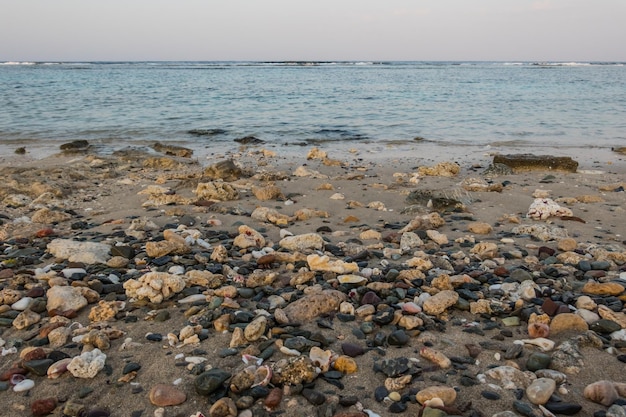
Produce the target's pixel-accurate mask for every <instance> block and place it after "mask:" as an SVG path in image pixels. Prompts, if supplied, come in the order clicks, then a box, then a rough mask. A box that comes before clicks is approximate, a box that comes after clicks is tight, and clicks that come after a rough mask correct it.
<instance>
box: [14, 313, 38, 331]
mask: <svg viewBox="0 0 626 417" xmlns="http://www.w3.org/2000/svg"><path fill="white" fill-rule="evenodd" d="M40 320H41V316H40V315H39V314H37V313H35V312H34V311H31V310H30V309H28V308H27V309H26V310H24V311H22V312H21V313H20V314H18V315H17V317H15V319H13V327H15V328H16V329H17V330H23V329H27V328H29V327H30V326H32V325H33V324H36V323H39V321H40Z"/></svg>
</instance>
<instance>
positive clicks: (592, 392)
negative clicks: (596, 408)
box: [583, 380, 619, 407]
mask: <svg viewBox="0 0 626 417" xmlns="http://www.w3.org/2000/svg"><path fill="white" fill-rule="evenodd" d="M583 395H584V397H585V398H586V399H588V400H591V401H593V402H594V403H598V404H602V405H603V406H605V407H608V406H610V405H611V404H613V403H614V402H615V400H617V399H618V398H619V393H618V392H617V389H616V388H615V383H614V382H612V381H607V380H602V381H597V382H594V383H593V384H589V385H587V386H586V387H585V390H584V391H583Z"/></svg>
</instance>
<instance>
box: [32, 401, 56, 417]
mask: <svg viewBox="0 0 626 417" xmlns="http://www.w3.org/2000/svg"><path fill="white" fill-rule="evenodd" d="M56 406H57V399H56V398H52V397H51V398H44V399H43V400H37V401H35V402H34V403H32V405H31V406H30V410H31V411H32V413H33V415H34V416H47V415H48V414H51V413H52V412H53V411H54V409H55V408H56Z"/></svg>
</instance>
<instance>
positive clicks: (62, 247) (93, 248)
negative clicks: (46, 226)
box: [48, 239, 111, 265]
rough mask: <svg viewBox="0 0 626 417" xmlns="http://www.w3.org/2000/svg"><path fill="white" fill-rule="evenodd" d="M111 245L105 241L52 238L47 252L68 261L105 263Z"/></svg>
mask: <svg viewBox="0 0 626 417" xmlns="http://www.w3.org/2000/svg"><path fill="white" fill-rule="evenodd" d="M110 251H111V247H110V246H109V245H107V244H105V243H97V242H78V241H73V240H71V239H54V240H53V241H52V242H50V243H48V252H50V253H51V254H52V255H53V256H55V257H57V258H61V259H67V260H69V261H70V262H81V263H85V264H90V265H91V264H106V262H107V261H108V260H109V258H110V257H111V255H110V254H109V252H110Z"/></svg>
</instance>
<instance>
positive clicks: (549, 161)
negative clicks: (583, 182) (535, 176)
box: [493, 154, 578, 173]
mask: <svg viewBox="0 0 626 417" xmlns="http://www.w3.org/2000/svg"><path fill="white" fill-rule="evenodd" d="M493 164H494V165H495V164H504V165H506V166H508V167H510V168H511V169H512V170H513V172H516V173H517V172H527V171H561V172H576V170H577V169H578V162H576V161H574V160H573V159H572V158H570V157H568V156H563V157H559V156H551V155H531V154H513V155H495V156H494V157H493Z"/></svg>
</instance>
